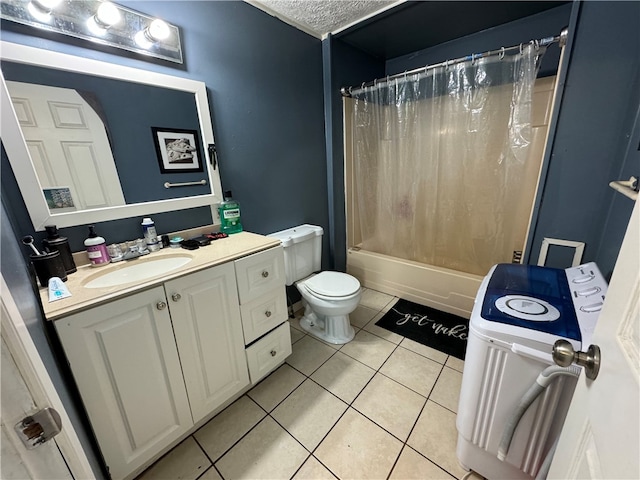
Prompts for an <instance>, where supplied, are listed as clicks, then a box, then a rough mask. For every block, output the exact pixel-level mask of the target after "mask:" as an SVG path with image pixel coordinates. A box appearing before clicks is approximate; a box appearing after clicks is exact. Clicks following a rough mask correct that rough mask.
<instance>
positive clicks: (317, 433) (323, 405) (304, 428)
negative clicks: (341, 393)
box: [271, 380, 347, 451]
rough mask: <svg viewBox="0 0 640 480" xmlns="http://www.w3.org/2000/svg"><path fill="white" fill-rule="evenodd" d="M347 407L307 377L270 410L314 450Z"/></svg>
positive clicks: (301, 441)
mask: <svg viewBox="0 0 640 480" xmlns="http://www.w3.org/2000/svg"><path fill="white" fill-rule="evenodd" d="M346 409H347V404H346V403H344V402H343V401H342V400H340V399H339V398H337V397H335V396H333V395H332V394H331V393H329V392H328V391H326V390H325V389H324V388H322V387H321V386H319V385H318V384H317V383H315V382H314V381H312V380H306V381H305V382H304V383H303V384H302V385H300V386H299V387H298V388H296V390H295V391H294V392H293V393H292V394H291V395H289V396H288V397H287V399H286V400H285V401H284V402H282V403H281V404H280V405H278V407H277V408H276V409H275V410H274V411H273V412H271V416H272V417H273V418H274V419H275V420H276V421H277V422H278V423H279V424H280V425H282V426H283V427H284V428H285V429H286V430H287V432H289V433H290V434H291V435H293V436H294V437H295V438H296V439H297V440H298V441H299V442H300V443H301V444H302V445H304V446H305V448H306V449H307V450H309V451H313V449H314V448H316V447H317V446H318V444H319V443H320V441H321V440H322V439H323V438H324V436H325V435H326V434H327V433H328V432H329V430H331V427H333V426H334V425H335V423H336V422H337V421H338V419H339V418H340V416H341V415H342V414H343V413H344V411H345V410H346Z"/></svg>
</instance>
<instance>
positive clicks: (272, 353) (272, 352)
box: [269, 350, 278, 357]
mask: <svg viewBox="0 0 640 480" xmlns="http://www.w3.org/2000/svg"><path fill="white" fill-rule="evenodd" d="M269 353H271V356H272V357H275V356H276V354H277V353H278V352H276V351H275V350H271V352H269Z"/></svg>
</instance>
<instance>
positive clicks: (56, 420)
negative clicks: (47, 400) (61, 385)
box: [14, 407, 62, 450]
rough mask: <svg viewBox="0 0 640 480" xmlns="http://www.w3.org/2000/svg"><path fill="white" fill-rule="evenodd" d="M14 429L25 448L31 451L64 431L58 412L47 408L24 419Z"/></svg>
mask: <svg viewBox="0 0 640 480" xmlns="http://www.w3.org/2000/svg"><path fill="white" fill-rule="evenodd" d="M14 428H15V430H16V432H17V433H18V437H20V440H22V443H24V445H25V447H27V448H28V449H29V450H31V449H34V448H36V447H38V446H40V445H42V444H43V443H45V442H46V441H48V440H51V439H52V438H53V437H55V436H56V435H57V434H59V433H60V431H61V430H62V420H61V419H60V415H59V414H58V412H56V411H55V410H54V409H53V408H51V407H47V408H43V409H42V410H39V411H38V412H36V413H34V414H33V415H29V416H27V417H24V418H23V419H22V420H21V421H19V422H18V423H17V424H16V426H15V427H14Z"/></svg>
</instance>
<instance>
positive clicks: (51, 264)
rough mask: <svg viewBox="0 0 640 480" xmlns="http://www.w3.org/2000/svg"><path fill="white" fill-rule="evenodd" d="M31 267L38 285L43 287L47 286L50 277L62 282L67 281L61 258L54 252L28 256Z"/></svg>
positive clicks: (58, 253)
mask: <svg viewBox="0 0 640 480" xmlns="http://www.w3.org/2000/svg"><path fill="white" fill-rule="evenodd" d="M29 258H30V259H31V262H32V263H33V267H34V268H35V270H36V275H37V276H38V280H40V285H41V286H43V287H48V286H49V279H50V278H51V277H60V279H61V280H62V281H63V282H66V281H67V272H66V270H65V269H64V264H63V263H62V257H61V256H60V252H58V251H55V252H51V253H44V254H42V255H35V254H34V255H29Z"/></svg>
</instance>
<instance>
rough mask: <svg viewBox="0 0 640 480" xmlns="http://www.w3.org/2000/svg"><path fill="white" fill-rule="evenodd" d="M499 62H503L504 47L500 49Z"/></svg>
mask: <svg viewBox="0 0 640 480" xmlns="http://www.w3.org/2000/svg"><path fill="white" fill-rule="evenodd" d="M500 60H504V47H500Z"/></svg>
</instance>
